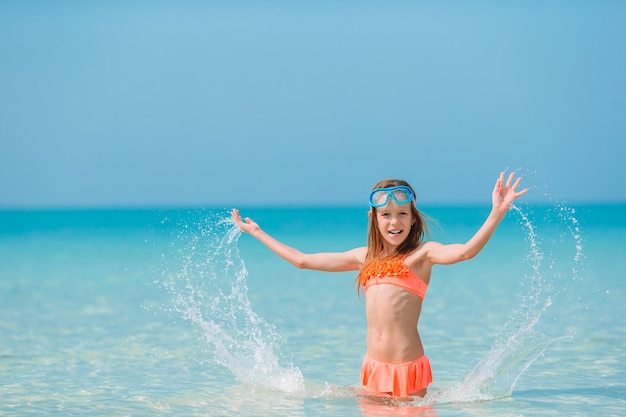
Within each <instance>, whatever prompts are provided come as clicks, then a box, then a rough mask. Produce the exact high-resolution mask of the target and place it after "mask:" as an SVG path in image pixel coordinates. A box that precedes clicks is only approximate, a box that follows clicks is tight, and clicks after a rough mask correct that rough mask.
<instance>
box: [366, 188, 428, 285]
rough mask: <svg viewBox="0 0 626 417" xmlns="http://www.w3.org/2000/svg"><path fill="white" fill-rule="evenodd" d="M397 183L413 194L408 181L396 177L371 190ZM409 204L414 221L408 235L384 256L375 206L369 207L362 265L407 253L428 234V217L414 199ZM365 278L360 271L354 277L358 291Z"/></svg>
mask: <svg viewBox="0 0 626 417" xmlns="http://www.w3.org/2000/svg"><path fill="white" fill-rule="evenodd" d="M398 185H404V186H405V187H409V188H410V189H411V191H413V195H415V190H413V187H411V186H410V185H409V183H408V182H406V181H404V180H397V179H386V180H382V181H379V182H377V183H376V184H375V185H374V187H372V190H375V189H377V188H389V187H396V186H398ZM410 204H411V213H412V214H413V220H414V221H413V224H412V225H411V230H410V231H409V235H408V236H407V238H406V239H405V240H404V242H402V243H401V244H400V245H398V247H397V248H395V250H394V251H393V252H392V253H390V254H388V255H386V256H384V257H382V256H381V255H382V253H383V241H384V239H383V237H382V235H381V234H380V230H379V229H378V217H377V216H376V208H375V207H371V213H370V216H369V223H368V228H367V253H366V255H365V260H364V261H363V267H364V266H365V265H367V264H368V263H370V262H372V261H374V260H377V259H381V258H387V259H392V258H395V257H398V256H400V255H404V254H407V253H409V252H411V251H412V250H414V249H415V248H417V247H418V246H419V244H420V243H422V240H423V239H424V236H428V224H427V219H428V217H427V216H426V215H425V214H423V213H422V212H420V211H419V210H418V209H417V207H416V206H415V201H414V202H413V203H410ZM363 267H362V268H361V271H363V270H364V268H363ZM366 278H367V277H363V276H361V273H359V275H358V276H357V277H356V280H355V282H356V284H357V288H358V291H359V292H360V290H361V288H362V287H363V285H364V284H365V280H366Z"/></svg>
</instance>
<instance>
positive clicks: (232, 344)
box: [158, 213, 304, 392]
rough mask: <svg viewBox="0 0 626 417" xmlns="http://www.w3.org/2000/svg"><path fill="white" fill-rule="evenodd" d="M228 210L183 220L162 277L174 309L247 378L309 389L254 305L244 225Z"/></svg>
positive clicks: (284, 388)
mask: <svg viewBox="0 0 626 417" xmlns="http://www.w3.org/2000/svg"><path fill="white" fill-rule="evenodd" d="M225 218H227V217H226V216H225V215H224V214H221V213H219V214H218V213H213V214H206V215H205V217H204V218H203V219H202V220H200V221H188V220H187V221H184V223H183V224H181V225H180V226H179V230H180V232H179V233H178V235H177V236H176V237H175V238H174V240H173V242H172V243H171V245H170V250H169V251H168V254H164V255H163V257H164V265H165V267H164V271H163V273H162V277H161V280H160V281H159V282H158V283H159V284H160V285H162V286H163V287H164V288H165V289H166V290H167V291H168V292H169V293H170V294H171V296H172V303H173V310H174V311H175V312H176V313H177V314H179V315H180V316H181V317H183V318H184V319H185V320H188V321H190V322H191V323H193V324H194V325H196V326H197V327H198V328H199V329H200V332H201V334H202V337H203V338H204V340H205V341H206V343H207V344H208V346H209V347H211V348H212V349H213V354H214V356H215V358H214V359H215V362H216V363H218V364H220V365H222V366H224V367H226V368H227V369H229V370H230V371H231V372H232V373H233V375H234V376H235V377H236V378H237V380H239V381H240V382H242V383H252V384H260V385H264V386H268V387H271V388H273V389H278V390H281V391H284V392H298V391H303V390H304V378H303V376H302V373H301V372H300V370H299V369H298V368H296V367H294V366H293V365H292V364H291V363H288V364H287V365H284V366H283V365H281V363H280V362H281V361H280V359H281V358H280V357H279V356H278V355H277V353H276V352H280V346H281V344H282V340H281V338H280V336H279V335H278V333H277V332H276V330H275V328H274V327H273V326H271V325H270V324H268V323H267V322H265V321H264V320H263V319H262V318H261V317H259V316H258V315H257V314H256V313H255V312H254V311H253V310H252V307H251V305H250V300H249V299H248V287H247V285H246V277H247V275H248V271H247V270H246V267H245V264H244V262H243V260H242V259H241V257H240V255H239V250H238V248H237V239H238V238H239V236H240V235H241V231H240V230H239V228H238V227H237V226H236V225H235V224H234V222H232V221H231V220H230V219H227V220H226V219H225Z"/></svg>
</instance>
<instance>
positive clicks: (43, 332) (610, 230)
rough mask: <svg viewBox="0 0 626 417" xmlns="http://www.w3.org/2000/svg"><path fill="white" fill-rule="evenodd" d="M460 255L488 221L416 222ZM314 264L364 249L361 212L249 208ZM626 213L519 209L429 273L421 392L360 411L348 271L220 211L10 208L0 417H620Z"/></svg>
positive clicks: (624, 407) (358, 318) (455, 213)
mask: <svg viewBox="0 0 626 417" xmlns="http://www.w3.org/2000/svg"><path fill="white" fill-rule="evenodd" d="M421 209H422V210H423V211H424V212H425V213H426V214H427V215H429V216H430V217H432V218H433V219H435V220H436V222H434V223H433V224H431V228H430V235H431V238H432V239H434V240H437V241H441V242H443V243H452V242H459V241H463V240H465V239H468V238H469V237H470V236H471V235H472V234H473V232H474V231H475V230H476V229H477V228H478V227H479V226H480V225H481V223H482V221H483V220H484V218H485V217H486V216H487V214H488V212H489V207H484V206H467V207H463V206H449V207H446V206H425V207H421ZM240 210H241V212H242V215H244V216H249V217H251V218H252V219H254V220H255V221H257V222H258V223H259V224H260V225H261V226H262V227H263V228H264V229H265V230H266V231H267V232H269V233H270V234H272V235H274V236H275V237H277V238H278V239H280V240H282V241H284V242H285V243H287V244H290V245H292V246H295V247H297V248H299V249H301V250H303V251H306V252H313V251H335V250H346V249H349V248H352V247H355V246H361V245H364V244H365V242H366V233H367V230H366V229H367V207H317V208H306V207H290V208H259V207H256V208H255V207H240ZM625 215H626V205H623V204H606V205H576V204H566V203H561V202H553V203H550V204H545V205H532V204H520V205H519V206H516V207H514V208H512V209H511V211H510V212H509V213H508V215H507V217H506V218H505V220H504V221H503V222H502V224H501V226H500V227H499V229H498V230H497V231H496V233H495V235H494V236H493V238H492V239H491V241H490V242H489V244H488V245H487V247H486V248H485V249H484V250H483V252H481V253H480V254H479V255H478V256H477V257H476V258H475V259H473V260H471V261H468V262H465V263H461V264H457V265H451V266H437V267H435V269H434V270H433V275H432V279H431V284H430V287H429V290H428V293H427V295H426V299H425V302H424V307H423V311H422V317H421V320H420V325H419V326H420V334H421V336H422V340H423V343H424V347H425V350H426V353H427V355H428V356H429V358H430V360H431V364H432V367H433V376H434V381H433V383H432V384H431V386H430V387H429V393H428V395H427V396H426V397H425V398H423V399H415V401H413V402H410V403H396V402H388V403H380V402H373V401H372V400H370V399H367V398H363V397H361V396H359V395H358V392H357V389H358V388H359V384H358V382H359V371H360V365H361V360H362V357H363V354H364V353H365V332H366V328H365V317H364V300H363V298H362V297H363V296H361V297H359V296H358V295H357V292H356V288H355V286H354V278H355V275H356V274H355V273H337V274H331V273H322V272H315V271H306V270H298V269H296V268H294V267H292V266H291V265H289V264H287V263H285V262H284V261H282V260H281V259H279V258H278V257H277V256H275V255H274V254H273V253H271V252H270V251H269V250H268V249H267V248H265V247H264V246H263V245H262V244H260V243H259V242H257V241H256V240H255V239H254V238H252V237H251V236H248V235H245V234H244V235H242V234H241V233H240V232H239V231H238V229H237V228H236V227H235V226H234V224H233V223H232V222H231V221H230V218H229V217H230V216H229V213H228V209H226V208H223V209H222V208H219V209H161V210H157V209H154V210H130V209H129V210H121V209H119V210H117V209H111V210H48V211H44V210H12V211H11V210H4V211H0V414H1V415H7V416H11V415H18V416H31V415H32V416H42V415H65V416H68V415H80V416H113V415H115V416H125V415H127V416H155V415H158V416H160V415H177V416H361V415H368V416H388V415H403V416H439V417H445V416H551V415H555V416H563V415H568V416H623V415H625V414H626V354H625V353H624V346H625V345H626V318H625V317H626V303H625V302H624V297H625V295H626V256H625V254H626V239H625V238H626V216H625Z"/></svg>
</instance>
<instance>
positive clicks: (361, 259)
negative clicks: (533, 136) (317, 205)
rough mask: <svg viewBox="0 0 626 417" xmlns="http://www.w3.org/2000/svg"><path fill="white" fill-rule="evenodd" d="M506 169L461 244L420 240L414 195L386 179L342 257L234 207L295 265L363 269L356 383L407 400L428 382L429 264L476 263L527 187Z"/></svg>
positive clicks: (421, 222) (422, 228)
mask: <svg viewBox="0 0 626 417" xmlns="http://www.w3.org/2000/svg"><path fill="white" fill-rule="evenodd" d="M514 177H515V173H511V174H510V175H509V177H508V179H507V180H506V184H505V183H504V172H502V173H501V174H500V176H499V178H498V179H497V181H496V184H495V187H494V189H493V195H492V209H491V213H490V214H489V216H488V217H487V219H486V220H485V222H484V223H483V225H482V226H481V227H480V228H479V229H478V231H477V232H476V233H475V234H474V236H472V238H471V239H470V240H468V241H467V242H466V243H457V244H450V245H444V244H441V243H438V242H433V241H424V240H423V239H424V235H425V233H426V222H425V219H424V216H423V215H422V214H421V213H420V212H419V211H418V210H417V208H416V207H415V192H414V191H413V189H412V188H411V186H410V185H409V184H408V183H407V182H405V181H402V180H393V179H389V180H383V181H380V182H379V183H378V184H376V185H375V186H374V188H373V190H372V192H371V194H370V198H369V203H370V207H371V208H370V211H369V229H368V236H367V246H364V247H359V248H355V249H351V250H348V251H346V252H326V253H313V254H306V253H302V252H301V251H299V250H297V249H294V248H292V247H290V246H287V245H285V244H284V243H282V242H279V241H278V240H276V239H274V238H273V237H271V236H270V235H268V234H267V233H265V232H264V231H263V230H262V229H261V228H260V227H259V225H258V224H256V223H255V222H253V221H252V220H251V219H250V218H246V219H245V221H244V220H243V219H242V218H241V216H240V215H239V211H238V210H237V209H233V211H232V218H233V220H234V221H235V223H237V226H239V228H240V229H241V230H242V231H243V232H246V233H249V234H250V235H252V236H254V237H255V238H257V239H258V240H260V241H261V242H262V243H264V244H265V245H266V246H267V247H268V248H270V249H271V250H272V251H274V252H275V253H276V254H277V255H278V256H280V257H282V258H283V259H285V260H286V261H288V262H290V263H291V264H293V265H295V266H296V267H298V268H306V269H314V270H318V271H329V272H341V271H352V270H353V271H360V272H359V274H358V276H357V278H356V281H357V285H358V289H359V291H361V290H363V291H364V292H365V314H366V317H367V353H366V354H365V357H364V359H363V365H362V368H361V382H362V384H363V386H364V388H365V390H366V392H367V393H371V394H375V395H380V394H382V395H390V396H392V397H408V396H411V395H417V396H421V397H423V396H424V395H426V390H427V387H428V384H430V382H432V374H431V369H430V362H429V361H428V358H427V357H426V355H424V348H423V346H422V341H421V340H420V336H419V333H418V331H417V323H418V321H419V317H420V313H421V311H422V302H423V300H424V296H425V295H426V289H427V288H428V283H429V282H430V275H431V270H432V267H433V265H448V264H453V263H457V262H461V261H465V260H468V259H471V258H473V257H474V256H476V255H477V254H478V252H480V251H481V249H482V248H483V247H484V246H485V244H486V243H487V241H488V240H489V238H490V237H491V235H492V234H493V232H494V231H495V230H496V227H497V226H498V224H499V223H500V221H501V220H502V219H503V218H504V216H505V214H506V212H507V210H508V209H509V207H510V206H511V203H512V202H513V200H515V199H516V198H518V197H520V196H521V195H523V194H525V193H526V192H527V191H528V189H524V190H522V191H516V189H517V187H518V186H519V184H520V181H521V178H517V180H515V182H513V181H514V179H515V178H514Z"/></svg>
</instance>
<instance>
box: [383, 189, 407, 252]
mask: <svg viewBox="0 0 626 417" xmlns="http://www.w3.org/2000/svg"><path fill="white" fill-rule="evenodd" d="M376 220H377V221H378V231H379V232H380V235H381V236H382V238H383V245H384V246H385V247H386V248H388V249H393V248H395V247H397V246H399V245H400V244H401V243H402V242H404V241H405V240H406V238H407V237H408V236H409V232H410V231H411V225H412V224H413V221H414V220H413V213H412V212H411V204H410V203H409V204H396V203H395V201H393V200H392V199H389V202H388V203H387V205H386V206H384V207H380V208H377V209H376Z"/></svg>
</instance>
